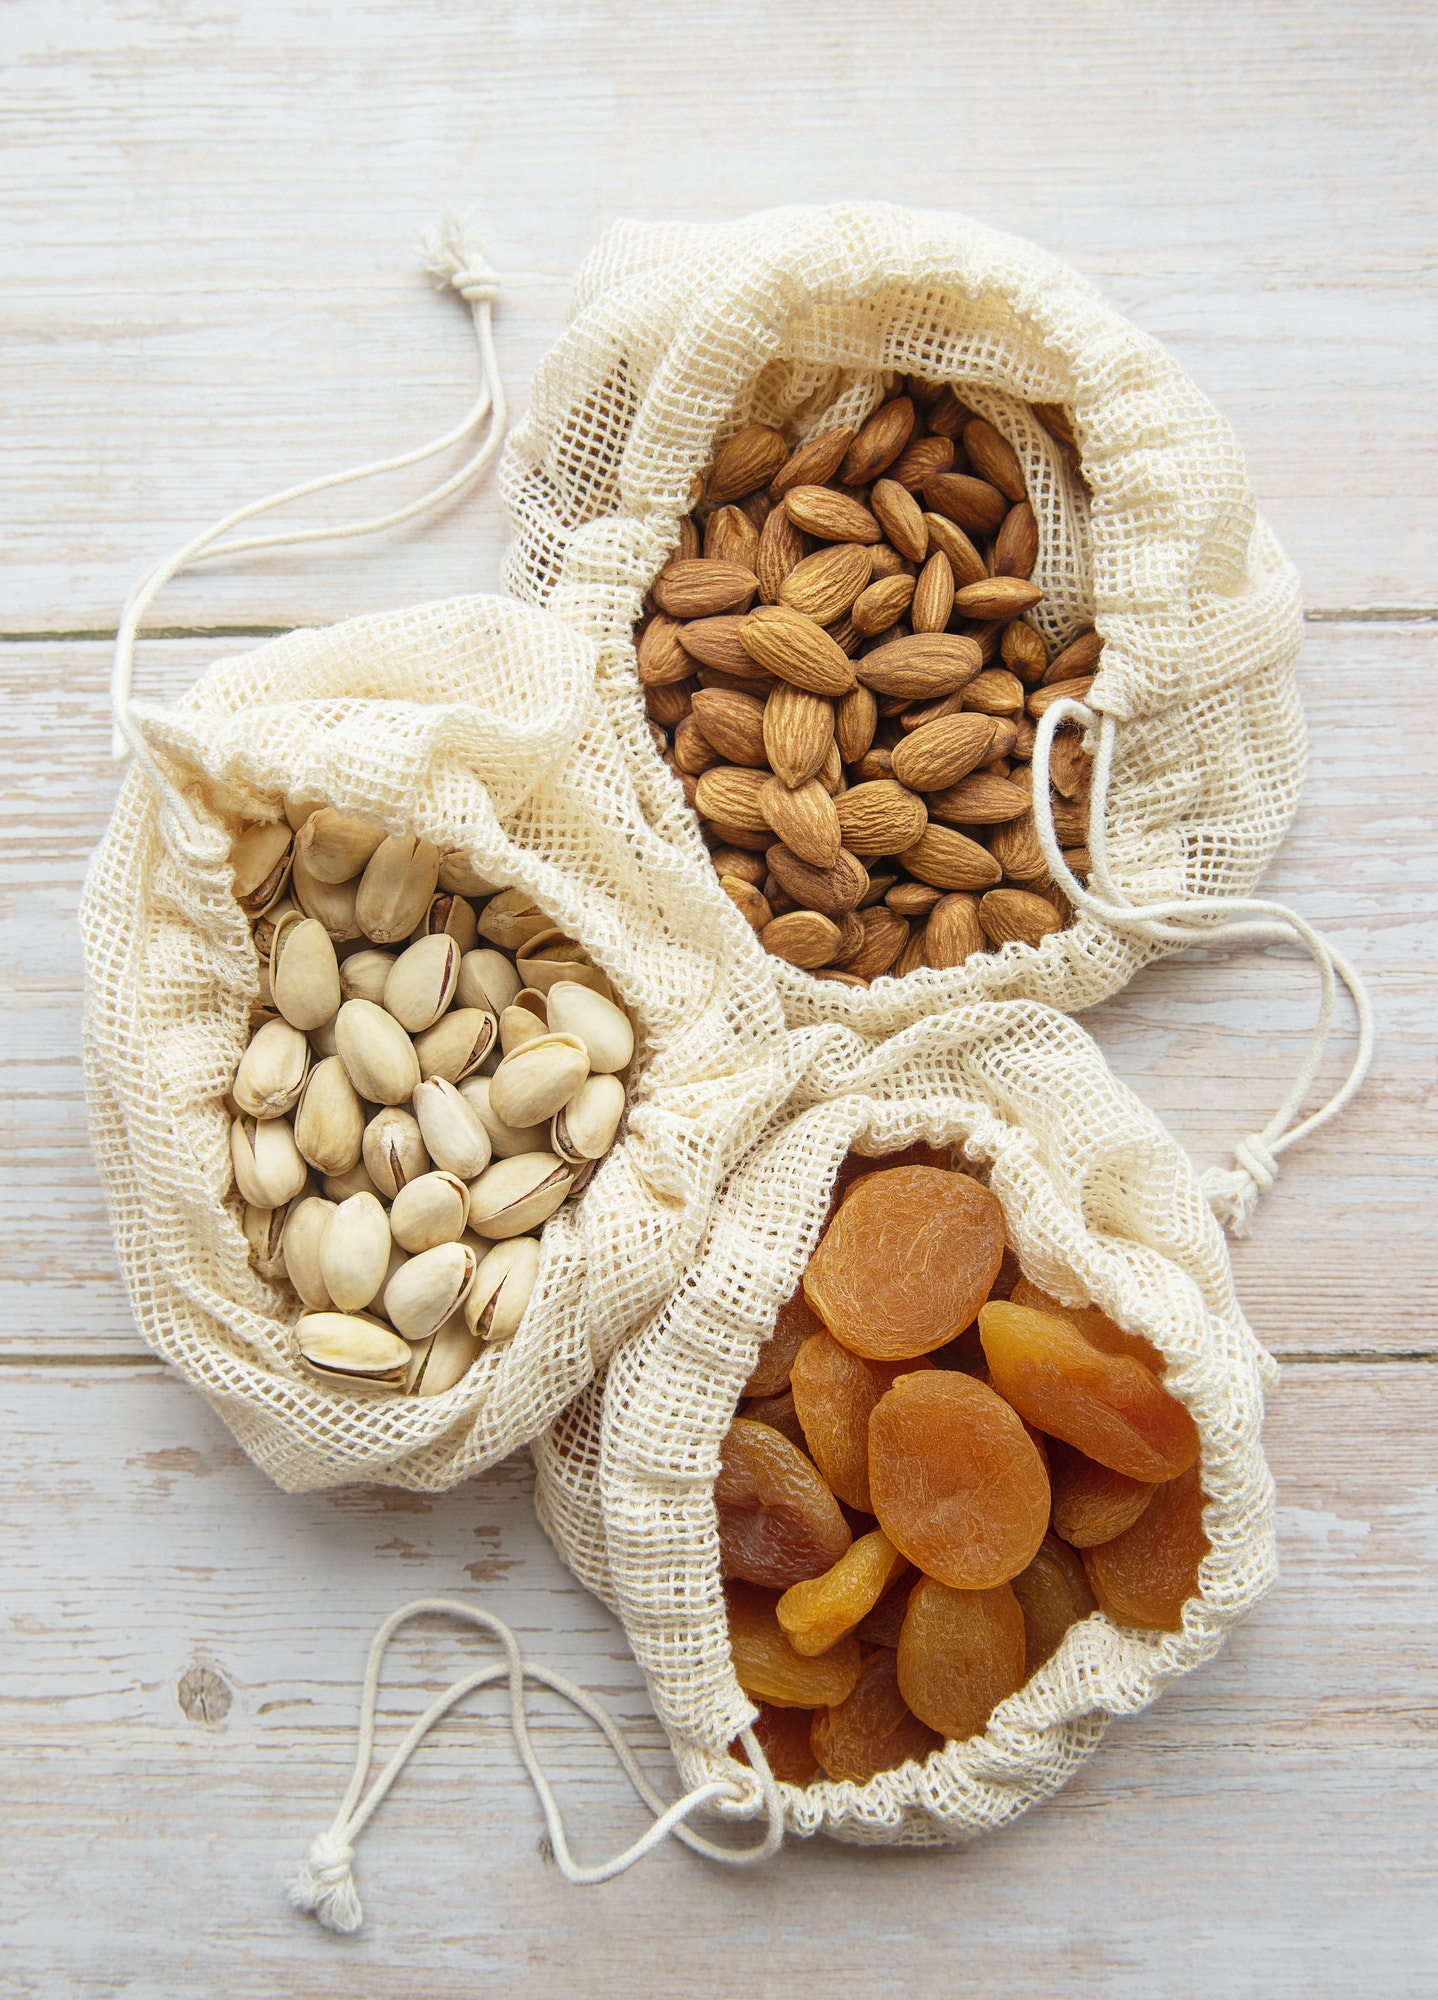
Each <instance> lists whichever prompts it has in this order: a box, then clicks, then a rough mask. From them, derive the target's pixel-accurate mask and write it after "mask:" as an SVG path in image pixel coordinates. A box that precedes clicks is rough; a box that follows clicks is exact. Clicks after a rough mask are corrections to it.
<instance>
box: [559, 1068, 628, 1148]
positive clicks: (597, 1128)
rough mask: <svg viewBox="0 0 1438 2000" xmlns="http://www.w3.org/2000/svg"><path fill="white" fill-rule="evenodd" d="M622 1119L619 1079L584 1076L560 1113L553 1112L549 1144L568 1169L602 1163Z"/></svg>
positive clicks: (622, 1090)
mask: <svg viewBox="0 0 1438 2000" xmlns="http://www.w3.org/2000/svg"><path fill="white" fill-rule="evenodd" d="M623 1116H624V1085H623V1084H622V1083H621V1082H620V1081H619V1078H618V1077H617V1076H610V1075H595V1076H588V1077H586V1078H585V1080H584V1082H583V1083H581V1084H580V1086H579V1088H578V1090H576V1091H575V1093H574V1095H573V1097H571V1098H570V1100H569V1102H568V1103H567V1104H566V1105H565V1106H564V1107H563V1108H562V1110H559V1111H556V1112H555V1114H554V1117H553V1120H552V1121H551V1125H550V1143H551V1145H552V1146H553V1148H554V1150H555V1152H556V1153H558V1155H559V1157H560V1159H561V1160H567V1161H568V1162H569V1163H570V1165H571V1166H576V1167H577V1166H579V1165H580V1164H581V1162H582V1161H584V1160H598V1159H602V1158H603V1156H604V1154H605V1153H607V1152H608V1151H609V1148H610V1147H611V1146H612V1145H613V1144H614V1135H615V1133H616V1132H617V1131H618V1130H619V1121H620V1119H621V1118H622V1117H623Z"/></svg>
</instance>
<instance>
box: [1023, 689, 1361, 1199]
mask: <svg viewBox="0 0 1438 2000" xmlns="http://www.w3.org/2000/svg"><path fill="white" fill-rule="evenodd" d="M1065 722H1076V723H1078V724H1079V725H1080V726H1081V727H1083V728H1084V729H1094V728H1096V729H1097V731H1098V745H1097V751H1096V754H1095V757H1094V768H1093V780H1092V787H1091V792H1090V798H1089V830H1088V831H1089V845H1088V851H1089V863H1090V872H1089V880H1088V886H1087V887H1085V885H1084V884H1083V883H1082V882H1080V881H1079V880H1078V878H1077V876H1076V875H1075V874H1074V872H1073V870H1072V869H1071V868H1070V867H1069V865H1068V863H1067V862H1066V861H1065V860H1064V857H1063V850H1062V849H1061V848H1060V846H1059V844H1058V837H1057V834H1056V833H1055V831H1054V821H1053V807H1052V802H1051V800H1050V798H1049V776H1048V772H1049V757H1050V753H1051V750H1052V745H1053V739H1054V733H1055V731H1056V730H1058V729H1059V728H1061V727H1062V726H1063V724H1064V723H1065ZM1116 731H1117V725H1116V723H1115V721H1114V718H1113V716H1111V715H1103V714H1100V713H1099V712H1098V711H1096V710H1094V709H1092V708H1090V707H1088V705H1087V704H1086V703H1084V702H1081V701H1074V700H1073V699H1071V698H1070V697H1067V696H1065V697H1063V698H1062V699H1060V700H1058V701H1055V702H1054V703H1053V704H1052V706H1051V707H1050V708H1048V709H1047V710H1046V711H1045V713H1044V715H1043V717H1042V719H1041V721H1040V722H1039V726H1038V730H1037V733H1036V736H1035V739H1034V753H1033V763H1034V825H1035V828H1036V829H1037V832H1038V838H1039V846H1040V847H1041V849H1042V850H1043V856H1044V861H1045V863H1046V864H1047V866H1048V870H1049V873H1050V875H1051V876H1052V877H1053V879H1054V881H1055V882H1056V883H1057V885H1058V887H1059V888H1060V889H1062V890H1063V892H1064V894H1065V895H1066V896H1067V897H1068V899H1069V901H1070V902H1071V903H1072V904H1073V905H1074V907H1075V909H1078V910H1082V911H1084V912H1085V913H1086V914H1087V915H1089V916H1091V917H1093V918H1095V919H1096V920H1097V921H1098V922H1099V923H1104V924H1108V925H1110V926H1112V927H1113V928H1114V929H1116V930H1122V931H1125V932H1127V933H1129V934H1130V935H1132V936H1135V937H1140V938H1147V939H1150V940H1151V941H1153V942H1154V943H1156V944H1179V945H1194V944H1213V943H1216V942H1218V941H1219V940H1220V939H1233V938H1245V939H1258V938H1267V939H1269V940H1270V941H1271V940H1273V939H1275V938H1290V939H1293V940H1295V941H1296V942H1297V943H1299V944H1301V945H1302V946H1303V948H1304V950H1305V951H1306V952H1307V953H1308V955H1309V957H1310V958H1311V959H1312V960H1313V962H1314V964H1315V965H1316V966H1317V968H1318V976H1319V981H1320V985H1321V998H1320V1002H1319V1008H1318V1020H1317V1023H1316V1024H1315V1026H1314V1030H1313V1034H1312V1036H1311V1038H1310V1040H1309V1044H1308V1052H1307V1054H1306V1055H1305V1057H1304V1060H1303V1066H1302V1068H1301V1069H1300V1070H1299V1073H1298V1076H1297V1077H1296V1078H1295V1080H1294V1083H1293V1086H1292V1088H1291V1089H1290V1090H1289V1092H1288V1094H1287V1095H1286V1096H1285V1098H1284V1100H1283V1102H1282V1104H1280V1105H1279V1107H1278V1109H1277V1111H1275V1112H1274V1114H1273V1116H1272V1117H1271V1118H1270V1119H1269V1121H1268V1123H1267V1124H1266V1125H1265V1126H1264V1128H1263V1130H1262V1131H1261V1132H1250V1133H1248V1134H1246V1135H1245V1136H1244V1137H1243V1138H1241V1139H1240V1140H1239V1142H1238V1145H1237V1146H1236V1148H1235V1149H1234V1160H1235V1164H1234V1165H1233V1167H1231V1168H1226V1167H1210V1168H1209V1169H1208V1171H1207V1172H1206V1173H1204V1174H1202V1175H1200V1177H1199V1185H1200V1186H1201V1187H1202V1189H1203V1192H1204V1195H1205V1197H1206V1198H1207V1200H1208V1203H1209V1206H1210V1207H1211V1208H1212V1210H1213V1212H1214V1214H1215V1215H1216V1216H1217V1217H1218V1219H1219V1221H1220V1222H1221V1223H1222V1224H1223V1226H1224V1227H1225V1228H1226V1229H1228V1230H1229V1231H1230V1232H1231V1233H1232V1234H1233V1235H1234V1236H1246V1235H1247V1234H1248V1231H1249V1225H1250V1223H1251V1222H1252V1219H1253V1212H1254V1210H1255V1208H1256V1207H1257V1206H1258V1199H1259V1196H1260V1195H1262V1194H1266V1193H1267V1192H1268V1190H1269V1189H1270V1188H1271V1187H1272V1186H1273V1184H1274V1182H1275V1181H1276V1179H1277V1178H1278V1161H1279V1155H1280V1154H1282V1153H1284V1152H1286V1151H1287V1150H1288V1148H1289V1147H1290V1146H1292V1145H1295V1144H1296V1143H1297V1142H1298V1141H1299V1140H1300V1139H1305V1138H1307V1137H1308V1135H1309V1134H1310V1133H1311V1132H1316V1131H1317V1130H1318V1128H1319V1126H1320V1125H1326V1124H1327V1123H1328V1121H1329V1119H1330V1118H1334V1117H1336V1116H1337V1115H1338V1113H1339V1112H1340V1111H1341V1110H1342V1109H1343V1107H1344V1105H1345V1104H1347V1102H1348V1100H1349V1099H1350V1098H1351V1097H1352V1096H1353V1094H1354V1092H1355V1091H1356V1090H1357V1089H1358V1087H1359V1085H1360V1084H1361V1083H1362V1081H1363V1079H1364V1077H1365V1076H1366V1075H1367V1073H1368V1065H1369V1063H1370V1062H1371V1061H1372V1058H1373V1010H1372V1007H1371V1005H1370V1003H1369V999H1368V993H1367V989H1366V988H1365V986H1364V984H1363V981H1362V980H1361V979H1360V978H1359V976H1358V974H1357V973H1356V972H1355V971H1354V969H1353V967H1352V966H1351V965H1350V964H1349V963H1348V961H1347V959H1346V958H1345V957H1344V956H1343V954H1342V953H1341V952H1340V951H1338V950H1337V949H1336V948H1335V947H1334V946H1333V945H1331V944H1330V943H1329V942H1328V941H1327V939H1326V938H1324V937H1321V936H1320V935H1319V933H1318V932H1317V931H1315V930H1314V929H1313V928H1312V927H1311V926H1310V925H1309V924H1306V923H1305V922H1304V921H1303V919H1302V917H1300V916H1297V915H1296V914H1295V913H1294V912H1293V911H1292V910H1290V909H1288V908H1287V906H1286V905H1285V904H1283V903H1274V902H1269V901H1266V900H1264V899H1262V898H1259V897H1250V896H1180V897H1175V898H1172V899H1170V900H1168V901H1166V902H1160V903H1145V904H1143V905H1142V906H1140V905H1137V904H1134V903H1131V902H1130V901H1129V900H1128V898H1127V897H1126V896H1125V895H1124V894H1123V892H1122V890H1120V889H1119V888H1118V887H1117V886H1116V884H1115V883H1114V880H1113V877H1112V875H1111V874H1110V872H1109V865H1108V833H1107V826H1106V812H1107V805H1108V790H1109V783H1110V780H1111V777H1112V772H1113V751H1114V740H1115V736H1116ZM1340 979H1341V980H1342V982H1343V984H1344V985H1345V986H1346V987H1347V989H1348V992H1349V994H1350V995H1351V997H1352V1000H1353V1007H1354V1011H1355V1013H1356V1014H1357V1016H1358V1046H1357V1049H1356V1051H1355V1053H1354V1057H1353V1062H1352V1066H1351V1067H1350V1069H1349V1072H1348V1075H1347V1076H1346V1077H1345V1078H1344V1080H1343V1083H1342V1084H1341V1085H1340V1086H1339V1088H1338V1089H1337V1090H1336V1091H1335V1092H1334V1093H1333V1095H1332V1096H1331V1097H1330V1098H1329V1099H1328V1101H1327V1103H1326V1104H1323V1105H1321V1106H1320V1107H1319V1109H1318V1110H1317V1111H1314V1112H1311V1113H1310V1114H1309V1116H1308V1117H1307V1118H1305V1119H1303V1120H1302V1121H1301V1123H1299V1124H1297V1125H1295V1124H1293V1120H1294V1119H1295V1118H1296V1117H1297V1116H1298V1113H1299V1110H1300V1109H1301V1107H1302V1104H1303V1100H1304V1098H1305V1097H1307V1095H1308V1092H1309V1090H1310V1089H1311V1088H1312V1085H1313V1081H1314V1078H1315V1077H1316V1076H1317V1074H1318V1069H1319V1065H1320V1064H1321V1062H1322V1060H1323V1052H1324V1050H1325V1048H1326V1047H1327V1045H1328V1038H1329V1036H1330V1034H1331V1033H1332V1029H1333V1014H1334V1009H1335V1006H1336V1004H1337V982H1338V980H1340ZM1290 1128H1291V1129H1290Z"/></svg>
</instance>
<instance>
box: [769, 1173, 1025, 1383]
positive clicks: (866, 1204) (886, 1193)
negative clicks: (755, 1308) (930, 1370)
mask: <svg viewBox="0 0 1438 2000" xmlns="http://www.w3.org/2000/svg"><path fill="white" fill-rule="evenodd" d="M1003 1254H1004V1215H1003V1210H1002V1209H1001V1208H1000V1207H999V1204H998V1200H997V1198H996V1197H995V1196H994V1195H992V1194H991V1193H990V1192H989V1190H988V1189H987V1188H986V1187H981V1186H980V1185H979V1183H978V1182H977V1181H975V1180H971V1179H970V1178H969V1177H968V1175H967V1174H955V1173H945V1172H941V1171H939V1170H938V1169H936V1168H934V1167H893V1168H889V1169H887V1170H886V1171H885V1172H883V1173H875V1174H866V1175H865V1176H864V1177H863V1179H862V1180H859V1181H857V1182H856V1183H855V1185H854V1186H853V1188H851V1189H850V1191H849V1194H848V1195H847V1197H846V1198H845V1200H844V1204H843V1206H842V1207H841V1208H840V1210H839V1212H838V1214H837V1215H836V1216H835V1217H834V1220H833V1221H832V1222H831V1223H830V1224H829V1227H828V1228H827V1229H826V1230H825V1232H824V1234H823V1236H822V1237H821V1238H820V1241H819V1247H818V1249H817V1250H816V1251H815V1252H814V1255H813V1256H812V1257H811V1258H810V1260H809V1268H808V1270H807V1271H805V1273H804V1292H805V1296H806V1297H807V1298H808V1301H809V1303H810V1305H811V1306H813V1308H814V1310H815V1311H816V1312H817V1313H818V1315H819V1317H820V1319H822V1320H823V1322H824V1324H825V1326H826V1327H828V1329H829V1331H830V1333H832V1334H833V1336H834V1338H835V1340H837V1341H838V1342H839V1343H840V1345H841V1346H843V1347H847V1348H849V1349H850V1350H851V1351H852V1352H853V1353H855V1354H862V1355H864V1356H865V1357H866V1358H867V1359H869V1360H871V1361H895V1360H902V1359H906V1358H910V1357H912V1356H914V1355H916V1354H927V1353H928V1352H929V1350H930V1349H931V1348H934V1347H942V1346H943V1345H944V1343H945V1342H946V1341H950V1340H953V1339H955V1338H957V1336H958V1335H959V1334H961V1333H962V1332H963V1330H964V1328H965V1327H966V1326H967V1325H968V1324H969V1322H970V1321H971V1320H972V1319H973V1318H974V1315H975V1314H976V1313H977V1312H978V1309H979V1307H980V1305H981V1304H982V1303H983V1301H984V1300H985V1299H986V1298H987V1297H988V1295H989V1287H990V1286H991V1285H992V1284H993V1282H994V1279H995V1278H996V1277H997V1276H998V1271H999V1265H1000V1264H1001V1262H1002V1261H1003Z"/></svg>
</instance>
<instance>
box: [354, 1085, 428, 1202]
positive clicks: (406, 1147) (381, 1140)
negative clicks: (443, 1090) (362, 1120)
mask: <svg viewBox="0 0 1438 2000" xmlns="http://www.w3.org/2000/svg"><path fill="white" fill-rule="evenodd" d="M363 1151H364V1163H365V1166H366V1168H367V1169H368V1172H369V1175H370V1178H371V1180H372V1181H373V1182H374V1185H375V1188H376V1190H377V1192H378V1193H379V1194H380V1196H381V1197H382V1198H383V1199H384V1200H385V1201H393V1200H394V1198H395V1196H396V1195H397V1194H398V1193H399V1191H400V1189H401V1188H402V1187H404V1186H405V1185H406V1184H407V1183H408V1182H410V1181H417V1180H418V1179H419V1177H420V1175H421V1174H427V1173H428V1172H429V1154H428V1153H427V1152H426V1151H425V1146H424V1137H423V1135H422V1133H421V1132H420V1129H419V1121H418V1120H417V1119H416V1118H415V1117H414V1116H413V1114H412V1113H410V1112H408V1111H404V1110H401V1108H400V1107H399V1105H397V1104H387V1105H386V1106H385V1108H384V1109H383V1110H382V1111H377V1112H376V1113H375V1115H374V1117H373V1118H371V1120H370V1121H369V1124H368V1125H366V1126H365V1128H364V1148H363Z"/></svg>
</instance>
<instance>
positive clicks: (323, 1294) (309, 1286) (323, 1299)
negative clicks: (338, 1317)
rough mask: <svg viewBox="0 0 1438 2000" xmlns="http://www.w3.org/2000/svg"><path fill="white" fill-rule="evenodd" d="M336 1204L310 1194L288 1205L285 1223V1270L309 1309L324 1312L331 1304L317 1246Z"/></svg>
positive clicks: (319, 1247) (323, 1238)
mask: <svg viewBox="0 0 1438 2000" xmlns="http://www.w3.org/2000/svg"><path fill="white" fill-rule="evenodd" d="M336 1207H337V1204H336V1203H335V1202H333V1201H321V1200H320V1198H319V1196H318V1195H314V1194H312V1195H310V1196H309V1197H308V1199H306V1200H305V1201H297V1202H294V1203H292V1204H291V1206H290V1212H289V1215H288V1218H287V1219H286V1222H285V1242H284V1253H285V1270H286V1272H287V1274H288V1276H289V1281H290V1283H291V1284H292V1285H293V1286H294V1288H295V1290H296V1291H297V1292H298V1293H299V1295H300V1297H301V1298H302V1299H303V1300H304V1302H305V1304H306V1305H307V1306H308V1307H309V1308H310V1310H311V1312H324V1311H325V1310H326V1309H327V1308H328V1307H330V1306H332V1305H333V1304H334V1300H333V1299H332V1298H331V1297H330V1294H329V1287H328V1286H327V1285H326V1284H325V1281H324V1274H323V1272H322V1271H321V1269H320V1249H321V1247H322V1245H323V1243H324V1240H325V1232H326V1230H327V1229H328V1228H329V1226H330V1222H331V1219H332V1218H333V1216H334V1214H335V1210H336Z"/></svg>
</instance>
